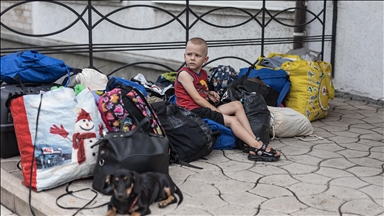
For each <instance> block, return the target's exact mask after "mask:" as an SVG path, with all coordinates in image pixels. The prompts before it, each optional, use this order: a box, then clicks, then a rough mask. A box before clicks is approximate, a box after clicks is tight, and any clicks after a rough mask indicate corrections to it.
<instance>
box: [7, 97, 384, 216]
mask: <svg viewBox="0 0 384 216" xmlns="http://www.w3.org/2000/svg"><path fill="white" fill-rule="evenodd" d="M330 104H331V108H330V112H329V115H328V117H327V118H325V119H321V120H317V121H314V122H312V125H313V127H314V129H315V133H316V134H317V135H318V136H320V137H323V138H324V139H322V140H317V141H307V142H304V141H300V140H298V139H296V138H283V139H279V140H273V141H271V145H272V146H273V147H274V148H276V149H279V150H281V152H282V154H283V155H282V157H281V159H280V160H279V161H278V162H275V163H272V162H252V161H249V160H247V154H246V153H243V152H241V151H240V150H229V151H213V152H212V153H211V154H210V155H209V156H208V157H207V158H208V160H199V161H196V162H193V163H192V164H194V165H197V166H201V167H203V168H204V169H202V170H197V169H193V168H188V167H180V166H178V165H171V166H170V175H171V176H172V178H173V180H174V181H175V182H176V184H177V185H178V186H179V187H180V189H181V190H182V192H183V194H184V201H183V203H182V204H181V205H180V206H179V207H178V208H177V209H175V208H176V205H170V206H168V207H167V208H165V209H159V208H158V207H157V206H156V205H152V206H151V210H152V214H153V215H256V214H257V215H364V216H365V215H384V204H383V203H384V195H383V194H384V175H383V172H384V144H383V141H384V108H383V106H380V105H373V104H367V103H365V102H360V101H353V100H350V99H346V98H335V99H334V100H333V101H330ZM17 161H18V157H15V158H10V159H2V160H1V203H2V204H3V205H4V206H6V207H7V208H9V209H10V210H11V211H12V212H15V213H16V214H18V215H23V216H24V215H31V213H30V209H29V206H28V188H26V187H25V186H23V185H22V184H21V179H22V176H21V172H20V171H19V170H18V169H17V168H16V163H17ZM91 183H92V180H91V179H86V180H79V181H75V182H74V183H73V184H72V185H71V186H70V190H77V189H82V188H89V187H91ZM63 193H65V186H61V187H58V188H55V189H52V190H48V191H44V192H39V193H36V192H33V193H32V206H33V209H34V212H35V213H36V215H49V216H53V215H72V214H74V213H75V212H76V210H65V209H61V208H59V207H58V206H57V205H56V198H57V197H58V196H59V195H61V194H63ZM75 195H76V196H77V197H75V196H66V197H64V198H62V199H61V200H60V204H61V205H64V206H69V207H81V206H82V205H84V204H85V203H86V202H88V199H89V198H92V197H93V193H91V192H89V191H84V192H82V193H80V194H75ZM108 200H109V197H108V196H102V195H100V194H99V195H98V196H97V198H96V201H95V202H93V203H92V205H93V206H96V205H99V204H102V203H105V202H107V201H108ZM2 210H3V209H2ZM106 212H107V208H106V206H104V207H100V208H97V209H87V210H82V211H80V212H79V213H78V214H77V215H105V214H106Z"/></svg>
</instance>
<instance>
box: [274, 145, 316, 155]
mask: <svg viewBox="0 0 384 216" xmlns="http://www.w3.org/2000/svg"><path fill="white" fill-rule="evenodd" d="M310 150H311V149H310V146H305V145H302V146H300V147H299V146H295V147H293V146H287V147H284V148H282V149H281V152H283V154H284V155H303V154H306V153H308V152H309V151H310Z"/></svg>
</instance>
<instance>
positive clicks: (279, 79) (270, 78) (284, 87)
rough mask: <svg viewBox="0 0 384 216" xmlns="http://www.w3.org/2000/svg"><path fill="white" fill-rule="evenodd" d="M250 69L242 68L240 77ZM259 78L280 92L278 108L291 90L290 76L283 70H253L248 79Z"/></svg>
mask: <svg viewBox="0 0 384 216" xmlns="http://www.w3.org/2000/svg"><path fill="white" fill-rule="evenodd" d="M248 70H249V68H248V67H247V68H241V69H240V73H239V75H238V77H239V78H240V77H242V76H244V75H245V74H246V73H247V72H248ZM254 77H259V78H260V79H261V80H262V81H263V82H264V83H265V84H267V85H268V86H270V87H271V88H273V89H274V90H276V91H278V92H279V93H280V94H279V97H278V99H277V103H276V106H279V105H280V104H281V103H282V102H283V101H284V98H285V96H286V95H287V94H288V93H289V90H290V88H291V82H290V81H289V78H288V74H287V72H285V71H284V70H282V69H279V70H273V69H269V68H261V69H257V70H256V69H253V68H252V69H251V71H250V73H249V75H248V78H254Z"/></svg>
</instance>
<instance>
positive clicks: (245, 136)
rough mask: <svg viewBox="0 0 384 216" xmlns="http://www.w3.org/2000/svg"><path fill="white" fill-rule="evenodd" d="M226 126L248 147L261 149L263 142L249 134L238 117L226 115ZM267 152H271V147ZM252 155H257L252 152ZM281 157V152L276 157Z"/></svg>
mask: <svg viewBox="0 0 384 216" xmlns="http://www.w3.org/2000/svg"><path fill="white" fill-rule="evenodd" d="M223 117H224V124H225V126H227V127H229V128H231V130H232V132H233V134H235V136H236V137H237V138H239V139H241V140H242V141H243V142H245V143H246V144H247V145H249V146H251V147H253V148H256V149H259V148H261V146H262V145H263V143H262V142H261V141H257V140H256V139H255V137H254V135H253V133H251V134H250V133H249V132H248V131H247V130H246V129H245V128H244V127H243V125H242V124H241V123H240V121H239V120H238V119H237V117H236V116H229V115H224V114H223ZM266 151H267V152H269V151H271V146H268V147H267V149H266ZM249 153H250V154H255V153H254V152H252V151H250V152H249ZM278 155H280V152H277V153H276V155H275V156H278Z"/></svg>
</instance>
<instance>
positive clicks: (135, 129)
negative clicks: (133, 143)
mask: <svg viewBox="0 0 384 216" xmlns="http://www.w3.org/2000/svg"><path fill="white" fill-rule="evenodd" d="M149 120H151V118H149V117H145V118H143V120H141V121H140V123H139V124H138V125H137V126H136V127H135V128H134V129H133V130H131V131H128V132H125V133H121V132H112V133H108V134H107V135H105V136H104V137H103V138H101V139H100V140H98V141H97V142H96V143H95V144H93V145H92V146H91V148H93V147H95V146H98V145H100V144H101V143H103V142H102V140H105V138H106V137H107V136H108V137H111V136H112V137H130V136H132V135H133V134H135V133H136V132H137V131H138V130H140V129H141V128H142V127H143V125H145V124H146V123H147V121H149Z"/></svg>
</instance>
